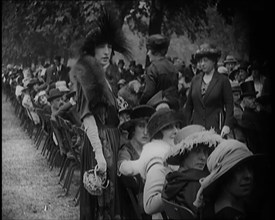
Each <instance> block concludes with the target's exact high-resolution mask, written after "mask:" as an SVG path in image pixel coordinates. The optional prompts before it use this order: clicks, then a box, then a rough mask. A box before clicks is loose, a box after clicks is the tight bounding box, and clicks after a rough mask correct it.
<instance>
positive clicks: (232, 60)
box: [223, 55, 238, 64]
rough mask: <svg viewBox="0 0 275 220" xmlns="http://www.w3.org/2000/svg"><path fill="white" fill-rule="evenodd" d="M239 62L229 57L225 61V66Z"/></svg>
mask: <svg viewBox="0 0 275 220" xmlns="http://www.w3.org/2000/svg"><path fill="white" fill-rule="evenodd" d="M237 62H238V61H237V60H236V59H235V57H234V56H232V55H227V56H226V58H225V60H224V61H223V63H224V64H226V63H237Z"/></svg>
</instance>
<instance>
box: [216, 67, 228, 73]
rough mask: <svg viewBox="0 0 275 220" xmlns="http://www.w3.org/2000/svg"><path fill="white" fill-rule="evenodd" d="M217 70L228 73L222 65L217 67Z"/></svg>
mask: <svg viewBox="0 0 275 220" xmlns="http://www.w3.org/2000/svg"><path fill="white" fill-rule="evenodd" d="M218 72H219V73H221V74H228V70H227V68H226V67H224V66H220V67H218Z"/></svg>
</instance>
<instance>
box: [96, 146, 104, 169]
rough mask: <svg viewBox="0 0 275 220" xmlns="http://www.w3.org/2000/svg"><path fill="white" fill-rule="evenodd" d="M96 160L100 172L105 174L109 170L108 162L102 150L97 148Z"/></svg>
mask: <svg viewBox="0 0 275 220" xmlns="http://www.w3.org/2000/svg"><path fill="white" fill-rule="evenodd" d="M95 159H96V162H97V165H98V170H99V171H100V172H105V171H106V170H107V163H106V160H105V158H104V155H103V152H102V148H97V149H96V150H95Z"/></svg>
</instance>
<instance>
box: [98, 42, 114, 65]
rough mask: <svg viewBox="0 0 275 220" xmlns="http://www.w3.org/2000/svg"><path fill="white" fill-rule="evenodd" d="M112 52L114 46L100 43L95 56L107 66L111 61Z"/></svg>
mask: <svg viewBox="0 0 275 220" xmlns="http://www.w3.org/2000/svg"><path fill="white" fill-rule="evenodd" d="M111 54H112V46H111V45H110V44H108V43H105V44H100V45H98V46H96V47H95V58H96V60H97V61H98V62H99V63H100V64H101V65H102V66H106V65H108V64H109V63H110V59H111Z"/></svg>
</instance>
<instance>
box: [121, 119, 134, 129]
mask: <svg viewBox="0 0 275 220" xmlns="http://www.w3.org/2000/svg"><path fill="white" fill-rule="evenodd" d="M137 121H138V119H130V120H129V121H126V122H124V123H123V124H121V125H120V126H119V128H120V129H121V130H125V131H128V130H130V128H131V127H133V126H135V124H136V122H137Z"/></svg>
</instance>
